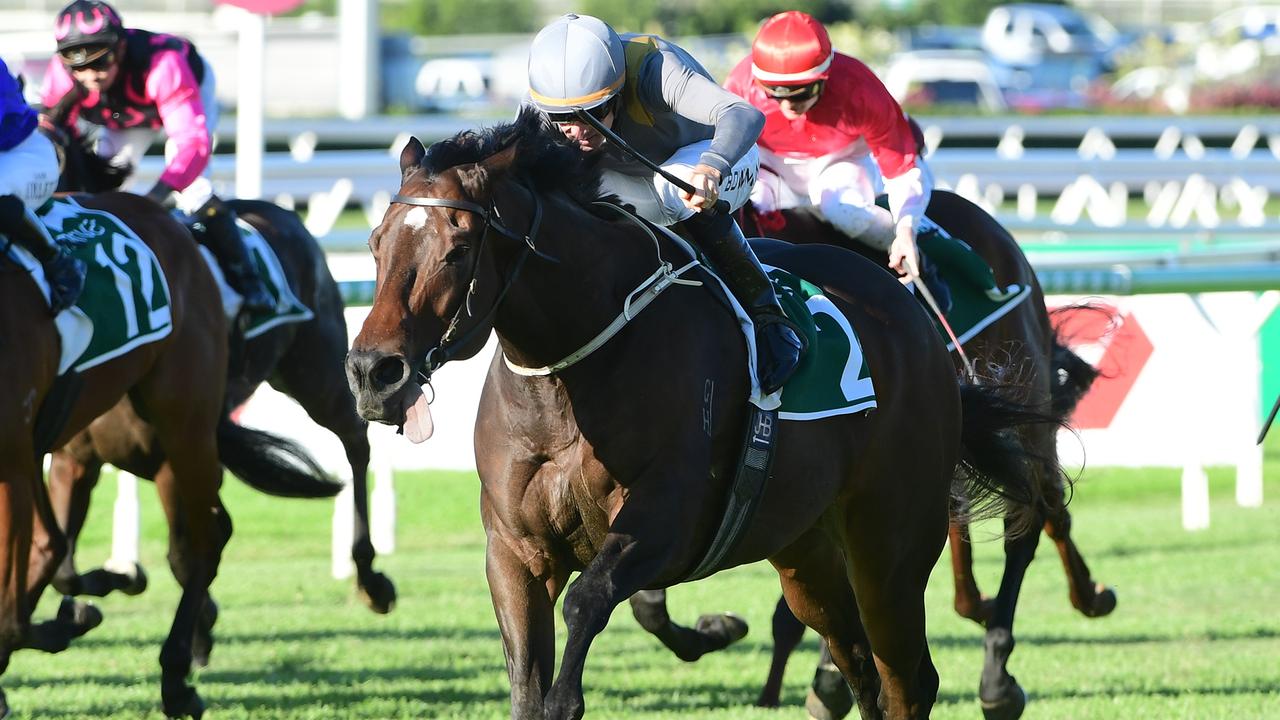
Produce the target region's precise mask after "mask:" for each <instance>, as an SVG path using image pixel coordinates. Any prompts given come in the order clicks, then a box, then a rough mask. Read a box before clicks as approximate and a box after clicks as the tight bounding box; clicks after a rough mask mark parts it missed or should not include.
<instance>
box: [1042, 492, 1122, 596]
mask: <svg viewBox="0 0 1280 720" xmlns="http://www.w3.org/2000/svg"><path fill="white" fill-rule="evenodd" d="M1045 501H1046V502H1047V503H1048V505H1049V509H1048V511H1047V512H1046V514H1045V521H1044V532H1045V534H1046V535H1048V536H1049V539H1051V540H1053V543H1054V544H1055V545H1056V546H1057V547H1058V555H1059V557H1061V558H1062V567H1063V569H1065V570H1066V573H1067V587H1068V590H1069V592H1070V597H1071V605H1072V606H1073V607H1075V609H1076V610H1079V611H1080V612H1081V614H1083V615H1084V616H1085V617H1091V618H1096V617H1103V616H1105V615H1109V614H1110V613H1111V611H1112V610H1115V609H1116V593H1115V590H1113V589H1111V588H1109V587H1107V586H1106V585H1103V584H1102V583H1100V582H1095V581H1094V579H1093V576H1092V575H1090V573H1089V566H1088V565H1086V564H1085V561H1084V557H1083V556H1082V555H1080V551H1079V550H1077V549H1076V544H1075V542H1074V541H1073V540H1072V539H1071V513H1069V512H1068V511H1067V506H1066V503H1065V502H1064V498H1063V496H1062V485H1061V483H1055V484H1054V485H1053V486H1052V488H1051V489H1050V490H1049V492H1048V493H1046V497H1045Z"/></svg>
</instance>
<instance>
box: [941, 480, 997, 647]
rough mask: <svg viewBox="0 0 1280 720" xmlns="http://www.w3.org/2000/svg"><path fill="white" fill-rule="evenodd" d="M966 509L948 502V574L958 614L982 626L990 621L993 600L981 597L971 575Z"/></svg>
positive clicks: (970, 547) (971, 558)
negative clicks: (949, 512)
mask: <svg viewBox="0 0 1280 720" xmlns="http://www.w3.org/2000/svg"><path fill="white" fill-rule="evenodd" d="M967 512H968V508H967V507H965V505H964V503H962V502H956V501H953V502H952V513H951V522H950V524H949V525H948V527H947V538H948V540H949V541H950V547H951V577H952V579H953V581H954V582H955V588H956V593H955V605H954V607H955V610H956V614H957V615H959V616H960V617H962V618H968V619H969V620H972V621H974V622H976V623H978V624H979V625H982V626H984V627H985V626H986V624H987V622H988V621H990V620H991V613H992V612H993V610H994V608H995V601H994V600H992V599H991V598H988V597H983V596H982V593H981V592H980V591H979V590H978V582H977V580H976V579H975V578H974V576H973V544H972V543H971V542H970V538H969V521H968V520H967V519H965V514H966V513H967Z"/></svg>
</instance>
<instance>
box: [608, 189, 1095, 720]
mask: <svg viewBox="0 0 1280 720" xmlns="http://www.w3.org/2000/svg"><path fill="white" fill-rule="evenodd" d="M926 214H927V216H928V217H929V218H931V219H932V220H934V221H935V222H937V223H938V224H939V225H941V226H942V227H943V228H944V229H946V230H947V231H948V232H949V233H950V234H951V235H952V236H953V237H957V238H962V239H963V240H965V241H966V242H967V243H968V244H969V245H970V246H971V247H972V248H973V249H974V251H975V252H976V253H977V254H978V255H979V256H980V257H981V258H982V259H983V260H985V261H986V262H987V263H988V264H989V265H990V266H991V268H992V270H993V271H994V273H995V277H996V278H998V279H999V280H1000V282H1001V284H1002V286H1004V285H1008V284H1010V283H1017V284H1018V285H1019V286H1021V287H1031V288H1032V295H1031V296H1030V297H1029V298H1027V299H1026V300H1025V301H1024V302H1022V303H1021V304H1019V305H1018V306H1017V307H1016V308H1014V309H1013V310H1012V311H1011V312H1009V313H1008V314H1007V315H1005V316H1003V317H1002V318H1000V319H999V320H997V321H996V322H994V323H993V324H991V325H990V326H988V327H987V328H986V329H985V330H983V331H982V332H980V333H979V334H978V335H976V336H975V337H974V338H973V339H972V340H970V341H969V342H967V343H966V344H965V346H964V347H965V349H966V352H967V353H968V354H969V356H970V357H971V358H972V359H973V360H974V361H975V362H977V363H979V364H980V365H981V364H987V365H990V364H996V365H1009V366H1011V367H1014V368H1018V370H1019V373H1018V375H1019V377H1018V383H1019V384H1020V385H1021V386H1022V387H1023V388H1024V391H1025V393H1026V398H1027V400H1028V401H1029V402H1031V403H1032V404H1033V405H1037V406H1040V407H1047V408H1051V414H1052V415H1053V416H1054V417H1055V418H1056V419H1057V420H1058V421H1059V422H1065V421H1066V420H1067V419H1068V418H1069V417H1070V415H1071V413H1072V411H1073V410H1074V409H1075V405H1076V403H1077V402H1078V401H1079V399H1080V398H1081V397H1082V396H1083V395H1084V393H1085V392H1087V390H1088V388H1089V386H1090V385H1091V384H1092V382H1093V380H1094V378H1095V377H1096V376H1097V370H1095V369H1094V368H1093V367H1091V366H1090V365H1088V363H1086V362H1085V361H1084V360H1082V359H1080V358H1079V356H1077V355H1075V353H1073V352H1071V350H1070V349H1068V348H1067V347H1066V346H1065V344H1064V343H1063V342H1061V341H1060V340H1059V339H1058V338H1057V336H1056V335H1055V333H1054V330H1053V328H1052V326H1051V323H1050V319H1049V314H1048V313H1047V311H1046V309H1045V303H1044V295H1043V293H1042V292H1041V290H1040V287H1039V283H1038V282H1037V280H1036V275H1035V272H1034V270H1033V269H1032V268H1031V265H1030V263H1028V262H1027V258H1026V255H1025V254H1023V252H1022V250H1021V248H1020V247H1019V246H1018V244H1017V242H1016V241H1015V240H1014V239H1013V236H1012V235H1010V234H1009V232H1008V231H1007V230H1005V229H1004V227H1002V226H1001V225H1000V224H999V223H998V222H997V221H996V220H995V219H994V218H993V217H992V216H991V215H990V214H988V213H987V212H985V211H984V210H982V209H981V208H980V207H978V206H977V205H974V204H973V203H971V202H969V201H968V200H966V199H964V198H963V197H961V196H959V195H956V194H955V193H952V192H949V191H947V190H941V189H937V190H934V192H933V194H932V198H931V200H930V203H929V207H928V209H927V211H926ZM783 218H784V220H785V224H784V225H783V226H782V227H780V228H779V227H777V226H776V224H771V225H770V229H771V231H772V234H773V235H774V236H776V237H778V238H780V239H783V240H787V241H789V242H793V243H828V244H832V245H838V246H841V247H845V248H847V249H850V250H854V251H856V252H858V253H859V254H862V255H864V256H866V257H867V258H868V259H870V260H872V261H873V262H875V263H876V264H877V265H879V266H881V267H884V266H885V258H884V256H883V253H882V252H880V251H876V250H873V249H871V248H870V247H868V246H866V245H863V244H862V243H859V242H856V241H854V240H852V239H850V238H849V237H848V236H847V235H845V234H844V233H842V232H840V231H838V230H836V229H835V228H834V227H833V226H831V225H829V224H828V223H826V222H825V221H824V220H822V219H821V218H820V216H819V215H818V214H817V213H815V212H813V211H812V210H810V209H795V210H788V211H784V214H783ZM742 219H743V226H744V229H745V230H746V231H747V232H748V234H752V232H756V233H757V234H758V233H759V230H760V223H759V218H758V216H757V215H756V213H755V212H753V211H752V209H751V208H750V206H748V208H747V209H746V212H744V213H743V214H742ZM886 270H887V268H886ZM957 366H959V360H958V358H957ZM1020 432H1021V434H1022V442H1023V445H1024V446H1025V447H1027V448H1028V449H1030V450H1031V451H1032V452H1033V453H1035V454H1037V455H1040V456H1042V457H1055V458H1056V457H1057V438H1056V432H1055V427H1054V426H1052V425H1048V424H1037V425H1027V426H1024V427H1022V428H1021V429H1020ZM1046 467H1052V465H1049V466H1046V465H1036V466H1034V469H1035V470H1036V471H1037V473H1036V476H1035V482H1036V483H1037V484H1038V486H1039V487H1040V489H1041V494H1042V496H1043V498H1044V500H1045V504H1044V506H1043V507H1042V508H1038V512H1039V514H1040V517H1039V518H1037V523H1036V524H1037V525H1042V526H1043V528H1044V532H1045V534H1046V535H1048V536H1049V537H1050V539H1052V540H1053V542H1054V544H1055V545H1056V546H1057V548H1058V554H1059V555H1060V556H1061V559H1062V564H1063V568H1064V570H1065V571H1066V576H1067V583H1068V590H1069V596H1070V600H1071V604H1072V605H1073V606H1074V607H1075V608H1076V609H1077V610H1078V611H1080V612H1081V613H1082V614H1083V615H1085V616H1086V617H1102V616H1104V615H1107V614H1108V613H1110V612H1111V611H1112V610H1114V609H1115V606H1116V595H1115V592H1114V591H1113V590H1112V589H1110V588H1107V587H1105V586H1104V585H1102V584H1101V583H1098V582H1096V581H1094V579H1093V578H1092V576H1091V575H1090V572H1089V567H1088V565H1087V564H1086V563H1085V560H1084V558H1083V557H1082V556H1081V554H1080V551H1079V550H1078V549H1077V548H1076V545H1075V542H1074V541H1073V540H1072V538H1071V515H1070V513H1069V512H1068V511H1067V507H1066V504H1067V503H1066V499H1067V494H1066V493H1065V491H1064V487H1063V484H1062V476H1061V474H1060V473H1057V472H1045V469H1046ZM949 536H950V541H951V542H950V547H951V564H952V574H953V577H954V581H955V610H956V612H957V613H958V614H960V615H961V616H962V617H965V618H968V619H970V620H973V621H974V622H977V623H978V624H980V625H984V626H985V627H986V629H987V637H986V643H985V648H986V649H985V658H984V665H983V672H982V680H981V683H980V685H979V699H980V701H981V703H982V707H983V710H984V713H985V714H986V716H987V717H988V718H990V719H991V720H997V719H1004V718H1016V717H1018V716H1019V715H1021V713H1022V710H1023V708H1024V706H1025V702H1026V696H1025V693H1024V692H1023V690H1022V689H1021V687H1019V685H1018V684H1017V682H1016V680H1015V679H1014V678H1013V676H1012V675H1010V673H1009V672H1008V670H1007V667H1006V666H1007V663H1008V659H1009V655H1010V653H1011V652H1012V650H1013V646H1014V638H1013V619H1014V612H1015V610H1016V607H1017V603H1018V597H1019V593H1020V590H1021V587H1022V580H1023V578H1024V576H1025V574H1026V570H1027V566H1028V565H1029V564H1030V563H1031V561H1032V559H1033V558H1034V556H1035V551H1036V544H1037V541H1038V537H1037V535H1036V534H1035V533H1032V534H1027V535H1022V536H1016V535H1012V536H1007V537H1006V539H1005V569H1004V577H1003V579H1002V581H1001V583H1000V590H999V593H998V594H997V596H996V597H995V598H994V599H991V598H987V597H984V596H983V595H982V594H981V593H980V592H979V590H978V586H977V583H976V581H975V579H974V575H973V555H972V549H971V544H970V542H969V528H968V524H967V523H966V522H965V520H964V513H958V514H955V516H954V517H953V520H952V523H951V527H950V531H949ZM661 601H662V598H661V597H659V596H655V595H647V594H642V595H640V596H639V597H638V598H637V599H636V600H633V605H636V604H637V603H641V604H642V605H641V606H639V607H637V608H636V610H637V615H638V616H640V615H641V613H644V616H645V617H652V616H654V615H655V614H657V613H659V612H661V613H662V614H663V615H665V608H656V607H653V606H656V604H657V603H658V602H661ZM651 624H652V623H651ZM773 628H774V638H775V651H774V652H775V654H774V660H773V663H772V667H771V668H770V671H769V676H768V679H767V681H766V683H765V687H764V689H763V690H762V692H761V696H760V699H759V700H758V704H761V705H764V706H770V707H774V706H777V704H778V694H779V691H780V690H781V686H782V671H783V669H784V667H785V664H786V660H787V657H788V655H789V654H790V652H791V650H792V649H794V647H795V646H796V644H798V643H799V640H800V636H801V635H802V634H803V632H804V626H803V625H801V624H800V623H799V622H798V621H797V620H795V619H794V617H792V616H791V613H790V612H789V610H788V608H787V605H786V603H785V601H779V603H778V606H777V610H776V611H775V614H774V618H773ZM667 632H668V633H669V634H671V632H672V631H670V630H668V631H667ZM674 636H675V637H683V638H686V639H688V638H690V637H695V636H696V633H695V634H694V635H690V634H689V633H688V632H685V633H683V634H680V635H674ZM686 642H688V640H686ZM817 685H818V683H817V681H815V688H816V687H817ZM828 685H830V683H828ZM843 692H845V691H844V689H843V688H841V687H839V686H838V684H837V686H836V687H835V694H836V695H837V696H838V695H839V694H840V693H843ZM819 694H821V693H819ZM837 704H838V703H837ZM844 707H845V708H846V710H845V711H846V712H847V707H848V705H847V700H846V701H845V702H844ZM833 714H834V715H835V716H837V717H842V716H843V713H840V712H836V713H833Z"/></svg>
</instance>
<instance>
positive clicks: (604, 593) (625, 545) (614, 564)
mask: <svg viewBox="0 0 1280 720" xmlns="http://www.w3.org/2000/svg"><path fill="white" fill-rule="evenodd" d="M632 502H637V501H636V499H635V498H634V497H633V498H632ZM644 506H645V503H644V501H643V500H641V501H638V502H637V505H636V507H644ZM646 520H647V521H649V522H650V523H652V521H653V518H652V517H651V516H646V515H644V514H643V513H634V514H628V513H627V508H626V506H624V507H623V510H622V512H621V513H619V514H618V516H617V517H616V518H614V521H613V524H612V525H611V527H610V529H609V534H608V535H606V536H605V538H604V541H603V542H602V543H601V544H600V551H599V553H598V554H597V555H596V557H595V558H593V559H592V560H591V562H590V563H589V564H588V565H587V567H586V568H585V569H584V570H583V571H582V573H581V574H580V575H579V576H578V579H577V580H575V581H574V583H573V584H572V585H570V586H569V589H568V591H567V592H566V593H565V596H564V623H565V630H566V635H567V637H566V641H565V648H564V655H563V656H562V660H561V662H560V674H559V676H558V677H557V678H556V680H555V682H554V683H552V685H551V690H550V692H549V693H548V694H547V698H546V703H545V706H544V709H545V713H546V717H548V718H557V719H559V718H567V719H568V720H579V718H581V717H582V716H583V713H584V712H585V711H586V708H585V705H584V703H583V698H582V673H583V671H584V669H585V668H586V660H587V652H588V650H590V648H591V642H592V640H594V639H595V637H596V635H599V634H600V632H601V631H603V630H604V628H605V625H607V624H608V622H609V616H610V614H611V613H612V612H613V609H614V608H615V607H617V606H618V604H619V603H621V602H622V601H623V600H626V599H627V598H629V597H631V596H632V595H633V594H635V593H636V592H637V591H638V590H640V589H641V588H643V587H644V586H646V585H648V584H650V583H651V582H652V581H653V580H654V578H656V577H658V575H659V574H660V573H661V572H662V571H663V570H664V569H665V565H666V563H668V562H670V558H673V557H678V556H680V551H681V550H682V549H683V548H687V547H688V546H689V544H690V540H689V538H688V537H686V534H685V533H683V532H681V529H677V528H674V527H665V528H664V529H663V530H662V531H661V532H662V533H663V534H661V535H658V534H655V533H653V532H652V530H651V528H653V527H654V526H653V525H652V524H646V523H645V521H646ZM647 528H648V529H650V530H649V531H648V532H646V529H647ZM639 538H643V539H639Z"/></svg>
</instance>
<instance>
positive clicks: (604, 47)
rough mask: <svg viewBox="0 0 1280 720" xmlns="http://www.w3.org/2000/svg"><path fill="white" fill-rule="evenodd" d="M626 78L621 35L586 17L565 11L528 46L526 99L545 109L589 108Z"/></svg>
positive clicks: (613, 90) (600, 21) (613, 92)
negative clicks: (528, 98) (527, 97)
mask: <svg viewBox="0 0 1280 720" xmlns="http://www.w3.org/2000/svg"><path fill="white" fill-rule="evenodd" d="M625 80H626V55H625V53H624V52H623V49H622V38H620V37H618V33H616V32H614V31H613V28H611V27H609V25H608V24H607V23H605V22H604V21H602V20H600V19H599V18H594V17H591V16H590V15H573V14H569V15H565V16H564V17H562V18H560V19H558V20H556V21H555V22H553V23H551V24H550V25H548V26H546V27H544V28H542V30H541V31H540V32H539V33H538V35H537V37H535V38H534V39H533V46H532V47H530V48H529V97H530V98H531V99H532V100H533V102H534V103H535V104H536V105H537V106H538V107H540V108H542V109H543V110H544V111H546V112H551V113H562V112H568V111H570V110H572V109H575V108H581V109H583V110H590V109H591V108H593V107H596V106H597V105H601V104H603V103H605V102H607V101H608V100H609V98H612V97H613V96H614V95H617V94H618V91H619V90H621V89H622V83H623V82H624V81H625Z"/></svg>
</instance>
